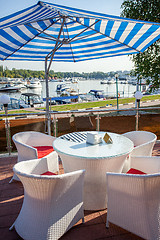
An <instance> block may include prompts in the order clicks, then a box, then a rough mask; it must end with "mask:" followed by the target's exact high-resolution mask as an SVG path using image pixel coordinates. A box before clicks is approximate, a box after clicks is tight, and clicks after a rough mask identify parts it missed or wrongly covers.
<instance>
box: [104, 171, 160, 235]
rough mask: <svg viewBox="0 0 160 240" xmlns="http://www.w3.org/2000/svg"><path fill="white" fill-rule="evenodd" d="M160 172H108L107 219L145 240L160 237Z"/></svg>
mask: <svg viewBox="0 0 160 240" xmlns="http://www.w3.org/2000/svg"><path fill="white" fill-rule="evenodd" d="M159 186H160V173H158V174H148V175H135V174H117V173H107V191H108V212H107V219H108V221H109V222H112V223H114V224H116V225H118V226H120V227H122V228H124V229H126V230H128V231H130V232H132V233H134V234H136V235H138V236H140V237H142V238H144V239H148V240H149V239H150V240H158V239H159V237H160V221H159V219H160V212H159V206H160V191H159Z"/></svg>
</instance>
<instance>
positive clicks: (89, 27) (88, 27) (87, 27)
mask: <svg viewBox="0 0 160 240" xmlns="http://www.w3.org/2000/svg"><path fill="white" fill-rule="evenodd" d="M99 21H100V20H97V21H96V22H95V23H92V24H91V25H90V26H85V25H83V24H81V25H82V26H84V27H86V28H85V29H84V30H83V31H81V32H80V33H78V34H77V35H76V36H74V37H73V38H72V39H71V40H70V41H69V42H68V43H70V42H72V41H73V39H75V38H76V37H78V36H79V35H81V34H82V33H84V32H85V31H87V30H88V29H91V30H93V29H92V28H91V27H92V26H94V25H95V24H96V23H98V22H99Z"/></svg>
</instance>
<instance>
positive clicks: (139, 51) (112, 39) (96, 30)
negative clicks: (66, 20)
mask: <svg viewBox="0 0 160 240" xmlns="http://www.w3.org/2000/svg"><path fill="white" fill-rule="evenodd" d="M99 21H100V20H99ZM77 23H79V22H77ZM79 24H80V25H82V26H84V27H87V29H88V28H89V29H91V30H92V31H95V32H96V33H99V34H101V35H103V36H105V37H108V38H110V39H112V40H114V41H115V39H114V38H112V37H110V36H107V35H105V34H104V33H101V32H99V31H97V30H95V29H92V28H91V27H92V25H93V24H92V25H91V26H89V27H88V26H86V25H85V24H82V23H79ZM116 41H117V42H119V43H120V44H123V45H124V46H126V47H130V48H132V49H133V50H135V51H136V52H137V53H141V51H139V50H137V49H135V48H133V47H131V46H129V45H127V44H125V43H122V42H120V41H118V40H116Z"/></svg>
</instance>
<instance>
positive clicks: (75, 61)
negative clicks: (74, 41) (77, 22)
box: [65, 24, 76, 62]
mask: <svg viewBox="0 0 160 240" xmlns="http://www.w3.org/2000/svg"><path fill="white" fill-rule="evenodd" d="M65 27H66V30H67V35H68V39H69V32H68V28H67V25H66V24H65ZM69 45H70V49H71V53H72V57H73V61H74V62H76V60H75V58H74V54H73V50H72V46H71V43H70V42H69Z"/></svg>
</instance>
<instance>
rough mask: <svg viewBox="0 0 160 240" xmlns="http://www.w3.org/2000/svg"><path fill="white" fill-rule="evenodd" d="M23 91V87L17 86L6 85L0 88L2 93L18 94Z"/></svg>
mask: <svg viewBox="0 0 160 240" xmlns="http://www.w3.org/2000/svg"><path fill="white" fill-rule="evenodd" d="M20 90H21V87H19V86H15V85H12V84H6V85H5V86H4V87H1V88H0V91H1V92H2V91H3V92H8V91H9V92H18V91H20Z"/></svg>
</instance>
